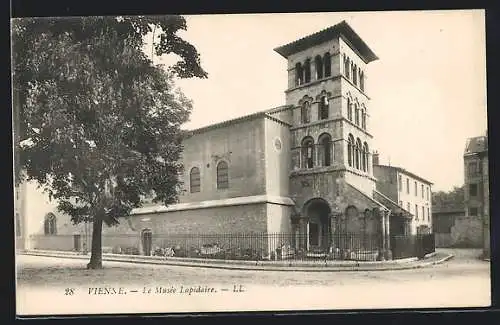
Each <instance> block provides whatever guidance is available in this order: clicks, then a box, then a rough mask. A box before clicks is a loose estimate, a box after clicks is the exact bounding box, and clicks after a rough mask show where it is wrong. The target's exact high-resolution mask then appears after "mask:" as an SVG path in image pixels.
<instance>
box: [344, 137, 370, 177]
mask: <svg viewBox="0 0 500 325" xmlns="http://www.w3.org/2000/svg"><path fill="white" fill-rule="evenodd" d="M369 152H370V151H369V148H368V144H367V143H366V142H365V143H364V144H362V143H361V140H360V139H359V138H357V139H356V140H354V136H353V135H352V134H349V137H348V138H347V163H348V164H349V167H354V168H356V169H359V170H362V171H364V172H368V168H369V164H368V159H369Z"/></svg>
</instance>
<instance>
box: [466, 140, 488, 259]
mask: <svg viewBox="0 0 500 325" xmlns="http://www.w3.org/2000/svg"><path fill="white" fill-rule="evenodd" d="M464 176H465V191H464V193H465V216H466V217H467V218H468V219H469V222H470V227H474V228H478V232H479V233H482V241H483V247H484V255H485V256H489V255H490V228H489V225H490V212H489V204H490V203H489V178H488V177H489V175H488V138H487V136H479V137H474V138H469V139H467V143H466V145H465V152H464Z"/></svg>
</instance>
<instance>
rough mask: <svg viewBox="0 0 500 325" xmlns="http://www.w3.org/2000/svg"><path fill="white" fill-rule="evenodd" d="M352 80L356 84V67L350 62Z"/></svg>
mask: <svg viewBox="0 0 500 325" xmlns="http://www.w3.org/2000/svg"><path fill="white" fill-rule="evenodd" d="M352 82H353V83H354V84H355V85H356V84H357V83H358V68H357V67H356V64H354V63H353V64H352Z"/></svg>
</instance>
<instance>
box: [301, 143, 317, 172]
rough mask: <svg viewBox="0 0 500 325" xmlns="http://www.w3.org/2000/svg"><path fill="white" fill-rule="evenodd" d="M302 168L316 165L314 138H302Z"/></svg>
mask: <svg viewBox="0 0 500 325" xmlns="http://www.w3.org/2000/svg"><path fill="white" fill-rule="evenodd" d="M301 147H302V168H313V167H314V140H313V139H312V138H311V137H306V138H304V140H302V146H301Z"/></svg>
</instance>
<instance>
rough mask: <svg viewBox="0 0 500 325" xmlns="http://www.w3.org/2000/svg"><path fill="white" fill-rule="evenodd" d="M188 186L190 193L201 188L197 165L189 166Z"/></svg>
mask: <svg viewBox="0 0 500 325" xmlns="http://www.w3.org/2000/svg"><path fill="white" fill-rule="evenodd" d="M189 187H190V191H191V193H197V192H200V190H201V178H200V169H199V168H198V167H193V168H191V171H190V172H189Z"/></svg>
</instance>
